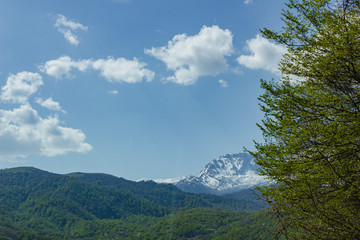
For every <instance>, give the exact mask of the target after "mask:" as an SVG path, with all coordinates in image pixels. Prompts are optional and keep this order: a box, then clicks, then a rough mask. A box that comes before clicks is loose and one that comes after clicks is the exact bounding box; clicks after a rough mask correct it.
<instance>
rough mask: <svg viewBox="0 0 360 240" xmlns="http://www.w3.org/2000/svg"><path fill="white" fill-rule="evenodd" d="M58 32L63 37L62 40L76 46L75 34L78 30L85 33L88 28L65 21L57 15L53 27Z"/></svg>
mask: <svg viewBox="0 0 360 240" xmlns="http://www.w3.org/2000/svg"><path fill="white" fill-rule="evenodd" d="M54 26H55V27H56V28H57V30H58V31H59V32H61V33H62V34H63V35H64V38H65V39H66V40H67V41H68V42H69V43H71V44H73V45H75V46H77V45H78V44H79V40H78V37H77V35H76V34H75V32H76V31H78V30H83V31H87V30H88V27H86V26H84V25H82V24H81V23H77V22H74V21H71V20H69V19H67V18H66V17H65V16H64V15H62V14H58V15H57V18H56V22H55V25H54Z"/></svg>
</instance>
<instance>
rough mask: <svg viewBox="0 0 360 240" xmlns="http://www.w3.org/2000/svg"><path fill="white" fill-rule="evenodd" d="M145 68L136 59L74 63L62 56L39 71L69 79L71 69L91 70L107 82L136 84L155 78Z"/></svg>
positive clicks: (87, 60) (79, 61) (109, 59)
mask: <svg viewBox="0 0 360 240" xmlns="http://www.w3.org/2000/svg"><path fill="white" fill-rule="evenodd" d="M145 66H146V64H145V63H143V62H139V61H138V60H137V59H136V58H134V59H133V60H128V59H125V58H116V59H115V58H111V57H109V58H107V59H98V60H91V59H86V60H78V61H74V60H72V59H71V58H70V57H69V56H62V57H60V58H58V59H56V60H50V61H47V62H45V64H44V65H42V66H40V70H41V71H42V72H45V73H46V74H48V75H50V76H53V77H55V78H57V79H60V78H63V77H71V74H70V72H71V70H72V69H73V68H75V69H77V70H79V71H82V72H84V71H86V70H87V69H89V68H91V69H95V70H99V71H100V75H101V76H103V77H104V78H105V79H106V80H108V81H109V82H126V83H137V82H141V81H142V80H143V79H145V80H146V81H151V80H152V79H153V78H154V76H155V73H154V72H153V71H151V70H149V69H146V68H145Z"/></svg>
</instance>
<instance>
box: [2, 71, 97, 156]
mask: <svg viewBox="0 0 360 240" xmlns="http://www.w3.org/2000/svg"><path fill="white" fill-rule="evenodd" d="M41 85H43V80H42V77H41V76H40V74H38V73H32V72H20V73H18V74H12V75H10V76H9V77H8V78H7V81H6V84H5V86H3V87H2V88H1V95H0V97H1V101H2V102H3V103H11V104H19V105H18V106H16V107H13V108H12V109H10V110H5V109H0V161H13V160H16V159H18V158H24V157H27V156H29V155H32V154H38V155H45V156H56V155H61V154H65V153H67V152H80V153H84V152H87V151H90V150H91V149H92V147H91V145H90V144H88V143H86V142H85V134H84V133H83V132H82V131H81V130H79V129H72V128H68V127H64V126H62V124H61V121H60V119H59V117H58V116H57V115H49V116H47V117H41V116H39V114H38V112H37V111H36V110H35V109H33V108H32V107H31V105H30V101H29V98H30V97H31V95H33V94H34V93H36V92H37V91H38V89H39V87H40V86H41ZM36 101H37V103H39V104H40V105H41V106H43V107H45V108H47V109H50V110H54V111H64V110H62V109H61V107H60V104H59V103H58V102H55V101H53V100H52V98H48V99H46V100H43V99H41V98H38V99H37V100H36Z"/></svg>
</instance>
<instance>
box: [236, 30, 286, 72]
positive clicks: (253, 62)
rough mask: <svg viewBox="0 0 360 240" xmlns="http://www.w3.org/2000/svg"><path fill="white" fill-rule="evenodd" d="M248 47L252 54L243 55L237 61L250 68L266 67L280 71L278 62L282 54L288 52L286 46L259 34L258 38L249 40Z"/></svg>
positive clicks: (266, 68) (269, 69)
mask: <svg viewBox="0 0 360 240" xmlns="http://www.w3.org/2000/svg"><path fill="white" fill-rule="evenodd" d="M246 43H247V48H248V50H250V51H251V52H252V55H241V56H240V57H238V59H237V61H238V62H239V64H241V65H244V66H245V67H247V68H250V69H265V70H268V71H271V72H273V73H278V72H279V71H278V63H279V61H280V60H281V58H282V55H283V54H285V53H286V52H287V50H286V48H285V47H283V46H280V45H277V44H275V43H272V42H270V41H269V40H267V39H265V38H263V37H261V36H260V35H257V36H256V38H253V39H250V40H248V41H247V42H246Z"/></svg>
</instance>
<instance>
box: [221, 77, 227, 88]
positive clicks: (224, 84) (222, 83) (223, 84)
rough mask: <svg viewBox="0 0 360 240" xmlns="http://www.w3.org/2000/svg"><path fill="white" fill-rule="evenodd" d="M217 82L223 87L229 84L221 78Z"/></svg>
mask: <svg viewBox="0 0 360 240" xmlns="http://www.w3.org/2000/svg"><path fill="white" fill-rule="evenodd" d="M219 83H220V86H221V87H223V88H227V87H229V84H228V83H227V81H225V80H223V79H220V80H219Z"/></svg>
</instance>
